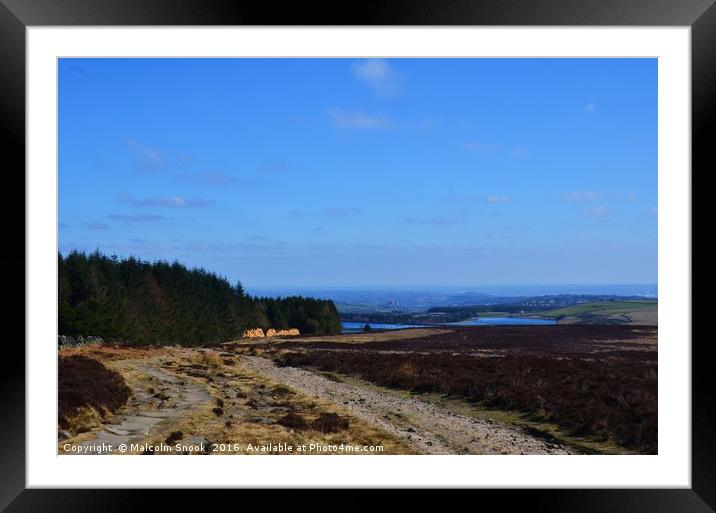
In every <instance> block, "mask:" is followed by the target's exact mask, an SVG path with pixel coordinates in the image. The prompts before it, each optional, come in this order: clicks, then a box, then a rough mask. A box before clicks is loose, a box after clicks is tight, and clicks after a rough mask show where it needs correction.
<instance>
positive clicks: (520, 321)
mask: <svg viewBox="0 0 716 513" xmlns="http://www.w3.org/2000/svg"><path fill="white" fill-rule="evenodd" d="M341 324H342V325H343V333H359V332H361V331H363V326H365V323H364V322H342V323H341ZM369 324H370V327H371V328H373V329H374V330H400V329H405V328H426V327H430V326H502V325H505V326H515V325H522V326H538V325H539V326H541V325H545V324H557V321H556V320H554V319H531V318H528V317H480V318H479V319H468V320H466V321H460V322H453V323H449V324H430V325H425V324H386V323H380V322H371V323H369Z"/></svg>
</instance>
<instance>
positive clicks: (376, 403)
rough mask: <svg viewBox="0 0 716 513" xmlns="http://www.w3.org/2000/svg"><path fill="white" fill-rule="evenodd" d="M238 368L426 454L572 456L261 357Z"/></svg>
mask: <svg viewBox="0 0 716 513" xmlns="http://www.w3.org/2000/svg"><path fill="white" fill-rule="evenodd" d="M240 365H242V366H244V367H245V368H247V369H250V370H251V371H253V372H257V373H260V374H264V375H266V376H269V377H271V378H272V379H274V380H276V381H280V382H282V383H284V384H285V385H287V386H290V387H292V388H294V389H296V390H299V391H302V392H304V393H306V394H309V395H312V396H314V397H316V398H321V399H324V400H328V401H331V402H334V403H337V404H340V405H341V406H343V407H344V408H346V409H347V410H349V411H350V413H351V414H353V415H355V416H357V417H360V418H362V419H363V420H365V421H367V422H369V423H371V424H373V425H375V426H376V427H379V428H381V429H383V430H385V431H387V432H389V433H391V434H393V435H395V436H398V437H401V438H404V439H405V440H406V441H407V442H408V443H409V444H410V445H412V446H413V447H415V448H416V449H417V450H418V451H419V452H420V453H426V454H570V451H569V450H568V449H566V448H565V447H563V446H557V445H553V444H551V443H549V442H547V441H545V440H543V439H540V438H536V437H533V436H530V435H528V434H526V433H524V432H522V431H520V430H518V429H516V428H513V427H510V426H507V425H504V424H500V423H496V422H490V421H488V420H484V421H483V420H479V419H475V418H472V417H468V416H465V415H460V414H456V413H453V412H450V411H448V410H445V409H442V408H439V407H438V406H435V405H433V404H430V403H427V402H425V401H422V400H420V399H419V398H413V397H401V396H398V395H394V394H391V393H388V392H382V391H379V390H375V389H372V388H368V387H363V386H359V385H354V384H348V383H341V382H336V381H333V380H331V379H328V378H326V377H324V376H321V375H319V374H316V373H313V372H310V371H307V370H304V369H298V368H292V367H277V366H275V365H274V363H273V362H272V361H271V360H268V359H266V358H262V357H258V356H241V362H240Z"/></svg>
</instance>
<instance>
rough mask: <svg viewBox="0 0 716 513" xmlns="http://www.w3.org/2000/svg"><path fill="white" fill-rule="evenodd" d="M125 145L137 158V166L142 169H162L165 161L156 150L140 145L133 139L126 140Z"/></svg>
mask: <svg viewBox="0 0 716 513" xmlns="http://www.w3.org/2000/svg"><path fill="white" fill-rule="evenodd" d="M126 144H127V147H128V148H129V149H130V150H132V152H133V153H134V154H135V155H136V156H137V158H138V159H139V164H140V165H141V166H142V167H143V168H145V169H158V168H161V167H164V165H165V163H166V161H165V159H164V156H163V155H162V153H161V152H160V151H159V150H158V149H156V148H152V147H150V146H145V145H143V144H140V143H138V142H137V141H135V140H134V139H128V140H127V141H126Z"/></svg>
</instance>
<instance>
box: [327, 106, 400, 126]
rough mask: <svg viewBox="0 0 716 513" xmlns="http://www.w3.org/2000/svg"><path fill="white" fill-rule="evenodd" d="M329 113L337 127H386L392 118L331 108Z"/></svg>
mask: <svg viewBox="0 0 716 513" xmlns="http://www.w3.org/2000/svg"><path fill="white" fill-rule="evenodd" d="M328 115H329V116H330V118H331V121H332V122H333V126H335V127H336V128H386V127H389V126H390V125H391V123H390V120H388V119H387V118H384V117H381V116H374V115H372V114H366V113H364V112H359V111H349V110H343V109H329V110H328Z"/></svg>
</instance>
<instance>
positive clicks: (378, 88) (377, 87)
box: [353, 59, 400, 96]
mask: <svg viewBox="0 0 716 513" xmlns="http://www.w3.org/2000/svg"><path fill="white" fill-rule="evenodd" d="M353 76H354V77H356V78H357V79H358V80H360V81H361V82H364V83H366V84H368V86H370V88H371V89H373V91H374V92H375V93H376V94H378V95H381V96H388V95H391V94H394V93H395V92H397V90H398V88H399V85H400V84H399V83H400V77H399V75H398V74H397V73H396V72H395V71H394V70H393V69H392V68H391V67H390V64H388V61H386V60H385V59H364V60H362V61H358V62H355V63H354V64H353Z"/></svg>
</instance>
